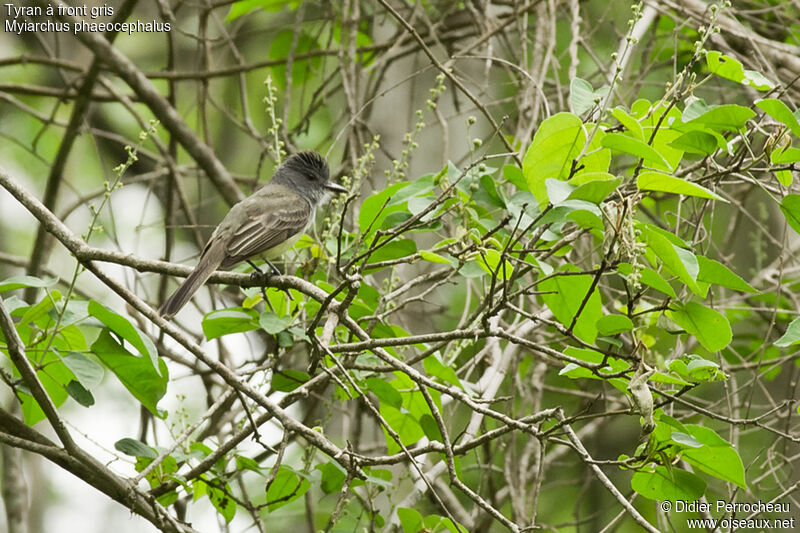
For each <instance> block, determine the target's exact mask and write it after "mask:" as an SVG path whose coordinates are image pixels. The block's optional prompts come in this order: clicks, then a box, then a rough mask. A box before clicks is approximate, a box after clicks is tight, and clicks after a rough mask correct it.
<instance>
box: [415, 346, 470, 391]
mask: <svg viewBox="0 0 800 533" xmlns="http://www.w3.org/2000/svg"><path fill="white" fill-rule="evenodd" d="M422 363H423V365H424V367H425V372H427V373H428V375H429V376H431V377H434V378H437V380H438V381H441V382H442V383H449V384H450V385H454V386H456V387H458V388H459V389H463V388H464V385H462V383H461V380H460V379H458V375H457V374H456V371H455V370H453V369H452V368H451V367H449V366H447V365H445V364H444V363H442V362H441V361H440V360H439V356H438V355H437V354H435V353H434V354H431V355H429V356H428V357H426V358H425V360H424V361H423V362H422Z"/></svg>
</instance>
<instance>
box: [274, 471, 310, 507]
mask: <svg viewBox="0 0 800 533" xmlns="http://www.w3.org/2000/svg"><path fill="white" fill-rule="evenodd" d="M310 486H311V483H309V481H308V479H306V478H305V477H304V476H301V475H300V474H299V473H297V472H295V471H294V470H292V469H291V468H289V467H288V466H286V465H281V466H280V468H279V469H278V473H277V474H276V475H275V480H274V481H273V482H272V484H271V485H270V486H269V489H267V508H268V509H269V511H270V512H272V511H274V510H275V509H278V508H279V507H283V506H284V505H286V504H287V503H289V502H292V501H294V500H296V499H297V498H299V497H300V496H302V495H303V494H305V493H306V491H308V488H309V487H310Z"/></svg>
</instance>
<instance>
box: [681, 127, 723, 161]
mask: <svg viewBox="0 0 800 533" xmlns="http://www.w3.org/2000/svg"><path fill="white" fill-rule="evenodd" d="M669 145H670V146H672V147H674V148H678V149H680V150H683V151H685V152H689V153H691V154H699V155H711V154H713V153H714V152H716V151H717V150H718V149H720V148H725V145H724V144H723V146H720V143H719V142H718V140H717V137H715V136H714V135H712V134H710V133H708V132H705V131H700V130H695V131H688V132H686V133H684V134H682V135H681V136H680V137H678V138H677V139H675V140H674V141H672V142H670V143H669Z"/></svg>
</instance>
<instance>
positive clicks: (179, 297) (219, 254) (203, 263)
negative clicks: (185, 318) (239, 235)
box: [158, 241, 225, 318]
mask: <svg viewBox="0 0 800 533" xmlns="http://www.w3.org/2000/svg"><path fill="white" fill-rule="evenodd" d="M224 258H225V245H224V244H223V243H222V242H220V241H214V242H211V243H209V246H208V247H207V248H206V249H205V250H204V251H203V255H201V256H200V261H199V262H198V263H197V266H196V267H195V269H194V271H192V273H191V274H189V277H188V278H186V280H185V281H184V282H183V283H182V284H181V286H180V287H178V288H177V290H176V291H175V292H174V293H172V296H170V297H169V298H167V301H166V302H164V304H163V305H162V306H161V308H160V309H159V310H158V314H159V315H161V316H163V317H165V318H171V317H172V316H174V315H175V314H176V313H177V312H178V311H180V310H181V308H183V306H184V305H186V302H188V301H189V300H190V299H191V297H192V296H194V293H196V292H197V290H198V289H199V288H200V287H202V285H203V283H205V282H206V280H207V279H208V278H209V277H210V276H211V274H213V273H214V271H215V270H216V269H217V268H218V267H219V265H220V264H221V263H222V260H223V259H224Z"/></svg>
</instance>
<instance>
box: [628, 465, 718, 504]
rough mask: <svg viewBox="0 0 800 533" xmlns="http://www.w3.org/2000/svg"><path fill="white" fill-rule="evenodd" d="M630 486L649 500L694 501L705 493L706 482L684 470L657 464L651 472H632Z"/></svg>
mask: <svg viewBox="0 0 800 533" xmlns="http://www.w3.org/2000/svg"><path fill="white" fill-rule="evenodd" d="M631 488H632V489H633V490H635V491H636V492H638V493H639V494H641V495H642V496H644V497H645V498H649V499H651V500H665V501H667V500H668V501H695V500H697V499H698V498H700V497H701V496H702V495H703V494H704V493H705V490H706V483H705V481H703V480H702V479H700V478H699V477H697V476H696V475H694V474H692V473H691V472H687V471H686V470H681V469H680V468H677V467H670V468H668V467H665V466H660V465H659V466H656V468H655V471H653V472H648V471H643V470H640V471H638V472H636V473H635V474H633V478H631Z"/></svg>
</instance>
